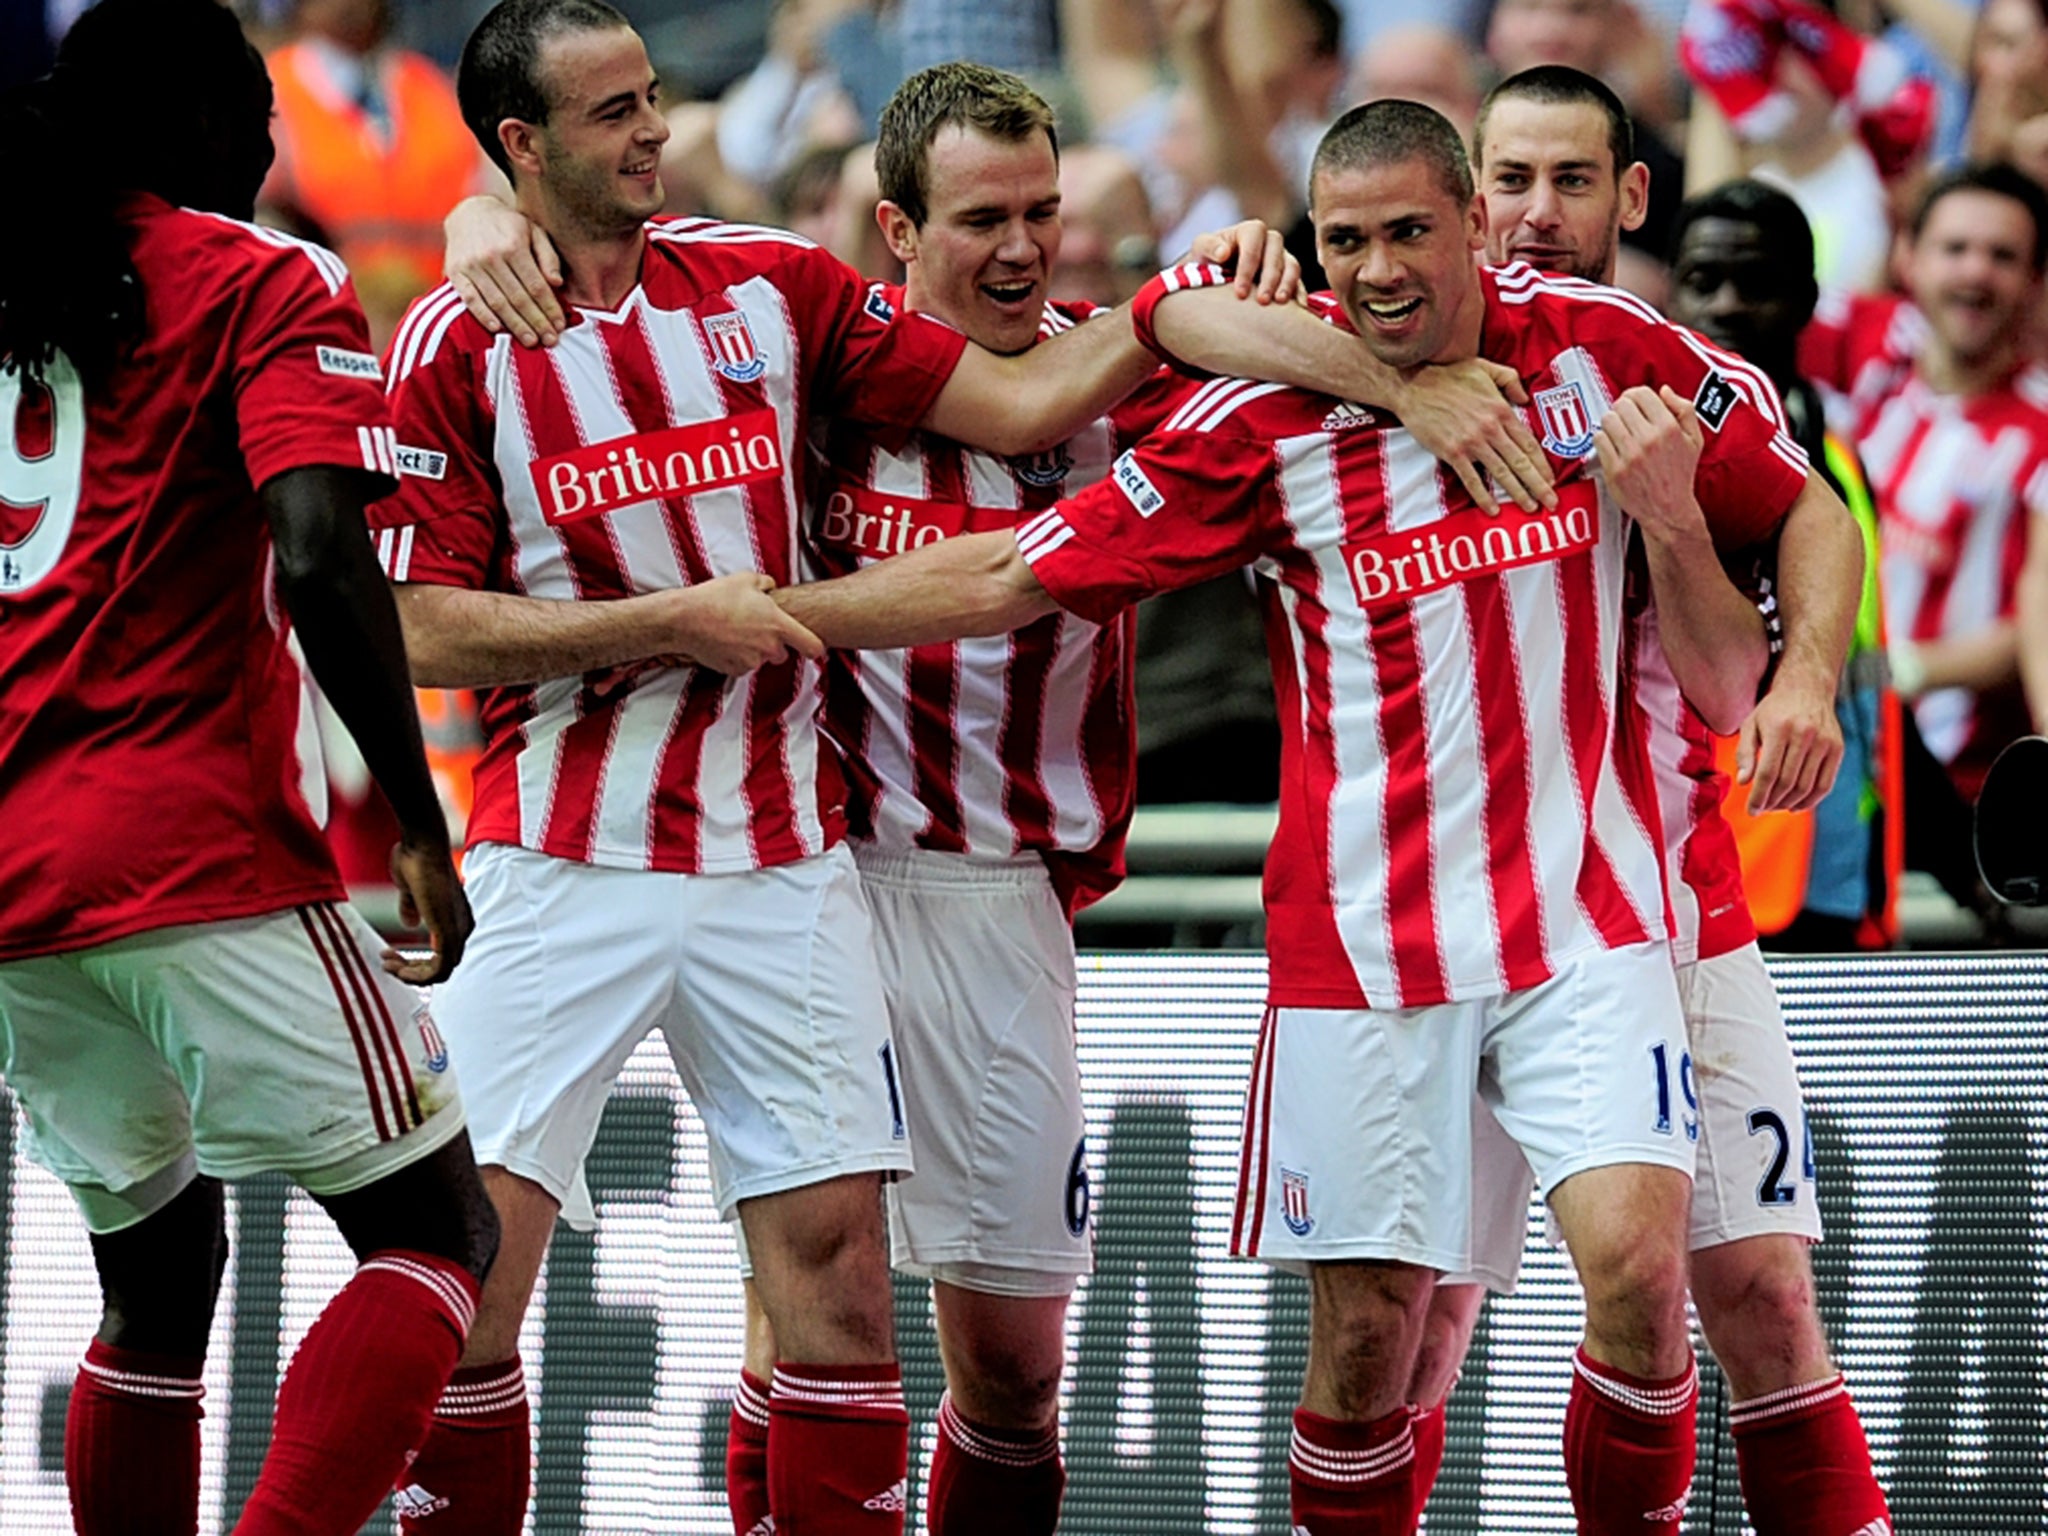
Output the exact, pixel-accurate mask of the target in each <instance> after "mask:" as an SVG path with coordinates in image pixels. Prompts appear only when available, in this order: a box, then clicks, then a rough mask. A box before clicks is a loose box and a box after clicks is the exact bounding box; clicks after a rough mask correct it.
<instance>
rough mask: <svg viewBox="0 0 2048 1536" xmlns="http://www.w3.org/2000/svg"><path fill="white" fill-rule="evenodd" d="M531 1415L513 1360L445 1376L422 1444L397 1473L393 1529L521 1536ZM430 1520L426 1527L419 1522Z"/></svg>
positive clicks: (437, 1535) (522, 1375) (436, 1535)
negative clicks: (413, 1456) (443, 1387)
mask: <svg viewBox="0 0 2048 1536" xmlns="http://www.w3.org/2000/svg"><path fill="white" fill-rule="evenodd" d="M532 1424H533V1418H532V1413H531V1411H530V1409H529V1408H528V1405H527V1401H526V1372H525V1370H524V1369H523V1368H522V1367H521V1365H520V1363H519V1357H518V1356H517V1355H514V1356H513V1357H512V1358H511V1359H510V1360H500V1361H496V1362H494V1363H492V1364H490V1365H473V1366H468V1367H465V1368H464V1369H461V1370H458V1371H456V1372H455V1374H454V1375H452V1376H450V1377H449V1378H448V1388H447V1390H446V1391H444V1392H443V1393H442V1394H441V1401H440V1402H439V1403H438V1404H436V1405H435V1408H434V1421H433V1424H432V1426H431V1427H430V1428H429V1429H428V1430H427V1439H426V1443H425V1444H424V1445H422V1446H421V1447H420V1453H419V1455H418V1456H417V1457H415V1458H414V1459H413V1462H412V1464H411V1465H410V1466H408V1467H407V1468H406V1469H405V1470H404V1471H403V1472H401V1473H400V1474H399V1475H398V1487H397V1489H396V1491H395V1496H394V1499H393V1502H394V1503H395V1504H396V1506H397V1509H398V1528H399V1529H400V1530H401V1531H404V1532H407V1533H408V1536H410V1533H411V1532H413V1531H423V1532H424V1531H431V1532H432V1533H433V1536H519V1532H520V1531H522V1530H523V1529H525V1526H526V1500H527V1495H528V1493H529V1492H530V1491H531V1487H532V1481H533V1466H532V1458H533V1452H532V1446H533V1429H532ZM430 1515H431V1516H432V1517H433V1520H434V1523H433V1524H432V1525H422V1524H421V1523H420V1522H421V1521H423V1520H425V1519H426V1518H427V1517H428V1516H430Z"/></svg>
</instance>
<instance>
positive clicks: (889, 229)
mask: <svg viewBox="0 0 2048 1536" xmlns="http://www.w3.org/2000/svg"><path fill="white" fill-rule="evenodd" d="M875 223H876V224H877V225H878V226H880V228H881V231H882V240H883V242H884V243H885V244H886V245H887V246H888V247H889V254H890V255H891V256H894V257H895V258H896V259H897V260H898V261H900V262H902V263H904V264H905V265H906V266H907V265H908V264H909V263H911V262H913V261H915V260H916V259H917V235H918V229H917V221H916V220H915V219H913V218H911V216H910V215H909V214H907V213H905V212H904V211H903V209H902V208H901V207H900V206H898V205H897V204H895V203H892V202H890V201H889V200H888V199H887V198H886V197H885V198H883V199H882V200H881V201H880V202H879V203H876V204H875Z"/></svg>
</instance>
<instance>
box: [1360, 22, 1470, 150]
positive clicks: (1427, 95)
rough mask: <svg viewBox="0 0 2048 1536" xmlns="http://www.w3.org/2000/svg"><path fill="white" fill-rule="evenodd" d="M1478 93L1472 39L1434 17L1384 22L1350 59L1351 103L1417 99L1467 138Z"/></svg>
mask: <svg viewBox="0 0 2048 1536" xmlns="http://www.w3.org/2000/svg"><path fill="white" fill-rule="evenodd" d="M1479 96H1480V90H1479V71H1478V60H1477V58H1476V57H1475V55H1474V54H1473V51H1472V45H1471V44H1470V43H1469V42H1467V41H1466V40H1465V39H1464V38H1462V37H1460V36H1459V35H1458V34H1457V33H1456V32H1454V31H1452V30H1451V29H1450V28H1449V27H1446V26H1443V25H1441V24H1439V23H1436V22H1428V21H1414V22H1403V23H1400V24H1398V25H1395V26H1390V27H1384V28H1382V29H1381V30H1380V31H1378V32H1377V33H1375V34H1374V36H1373V39H1372V41H1371V42H1370V43H1368V44H1366V46H1365V47H1363V48H1361V49H1360V50H1359V51H1358V54H1357V56H1356V57H1355V58H1354V59H1353V61H1352V65H1351V77H1350V97H1351V104H1352V105H1354V106H1356V105H1359V104H1361V103H1364V102H1368V101H1384V100H1387V99H1389V98H1392V99H1395V100H1400V101H1419V102H1421V103H1422V104H1423V105H1424V106H1426V107H1434V108H1436V110H1437V111H1439V112H1441V113H1443V115H1444V116H1445V117H1447V118H1449V119H1450V121H1451V124H1452V126H1453V127H1455V128H1456V129H1457V130H1458V132H1459V133H1460V134H1463V135H1464V136H1465V137H1467V138H1469V137H1471V134H1472V120H1473V119H1474V118H1476V117H1477V116H1478V115H1479Z"/></svg>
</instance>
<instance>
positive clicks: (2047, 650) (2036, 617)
mask: <svg viewBox="0 0 2048 1536" xmlns="http://www.w3.org/2000/svg"><path fill="white" fill-rule="evenodd" d="M2035 543H2036V544H2037V545H2038V546H2039V547H2040V549H2041V551H2042V553H2043V554H2044V555H2048V532H2044V533H2042V534H2040V535H2038V536H2037V537H2036V539H2035ZM2019 608H2020V617H2019V653H2020V681H2021V682H2023V683H2024V684H2025V685H2026V689H2027V709H2028V711H2029V712H2030V713H2031V714H2032V715H2033V717H2034V729H2035V730H2036V731H2038V732H2040V733H2042V734H2043V735H2048V559H2044V558H2040V557H2038V556H2036V555H2034V554H2033V553H2031V552H2030V553H2029V555H2028V559H2027V563H2026V566H2025V567H2024V568H2023V569H2022V570H2021V572H2020V595H2019Z"/></svg>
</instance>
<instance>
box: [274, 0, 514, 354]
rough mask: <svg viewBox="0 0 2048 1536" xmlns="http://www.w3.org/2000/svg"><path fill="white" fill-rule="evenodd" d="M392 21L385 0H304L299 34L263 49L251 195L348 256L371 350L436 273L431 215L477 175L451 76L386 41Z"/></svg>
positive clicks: (437, 222)
mask: <svg viewBox="0 0 2048 1536" xmlns="http://www.w3.org/2000/svg"><path fill="white" fill-rule="evenodd" d="M390 20H391V13H390V8H389V6H388V5H387V4H386V3H385V0H302V3H301V4H300V5H299V8H298V12H297V23H298V34H299V35H298V38H297V40H296V41H294V42H291V43H287V44H285V45H284V46H283V47H281V48H278V49H276V50H274V51H273V52H272V53H271V55H270V58H269V65H270V75H271V78H272V80H273V81H275V82H276V89H277V110H276V116H275V117H274V119H273V120H272V123H271V137H272V139H273V140H274V141H275V143H276V145H277V163H276V165H275V166H274V167H273V168H272V170H271V173H270V178H269V179H268V180H267V181H266V182H265V183H264V186H263V195H262V198H261V204H262V206H263V207H264V208H265V209H266V210H267V211H268V212H270V213H271V214H272V215H273V216H274V217H276V218H278V219H279V220H280V221H281V222H285V223H287V224H292V225H297V226H300V227H302V228H304V229H305V230H307V231H308V232H309V233H312V234H315V235H317V236H318V237H319V238H320V239H321V240H322V241H323V242H324V243H326V244H328V245H330V246H332V247H333V248H334V250H335V252H336V253H337V254H338V255H339V256H340V257H341V259H342V260H343V261H345V262H346V263H348V267H349V273H350V275H351V276H352V277H353V278H354V279H355V284H356V291H357V293H358V294H359V295H360V296H361V298H362V302H363V309H364V311H365V312H366V313H367V314H368V316H369V319H370V332H371V338H372V340H373V341H374V342H375V343H376V346H377V350H378V351H379V352H382V351H383V350H384V347H385V345H386V344H387V343H388V342H389V341H390V339H391V331H392V328H393V327H394V326H395V325H396V324H397V322H398V317H399V316H400V315H402V314H403V313H404V312H405V307H406V306H407V305H408V304H410V303H411V302H412V301H413V300H414V299H415V298H417V297H418V296H419V295H420V294H422V293H424V292H426V291H427V290H428V289H429V288H431V287H433V286H434V284H436V283H437V282H439V281H440V280H441V220H442V219H443V218H445V217H446V216H447V213H448V210H449V209H450V208H453V207H454V206H455V205H456V203H458V202H460V201H461V200H462V199H463V198H465V197H467V196H468V195H469V194H470V193H472V192H476V191H479V190H481V188H482V186H483V182H484V161H483V157H482V156H481V155H479V154H478V153H477V148H476V144H475V142H474V141H473V140H472V139H471V138H470V135H469V130H468V129H467V128H466V127H464V126H463V122H462V111H461V108H460V107H458V106H457V105H456V101H455V89H454V87H453V86H452V85H450V84H449V82H448V78H447V76H446V75H444V74H442V72H441V71H440V70H439V69H438V68H437V67H436V66H435V65H434V64H433V62H432V61H431V60H428V59H425V58H422V57H421V56H420V55H419V54H416V53H408V52H406V51H405V50H404V49H401V48H396V47H393V46H392V45H391V44H390V42H389V39H388V36H387V34H388V32H389V28H390Z"/></svg>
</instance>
